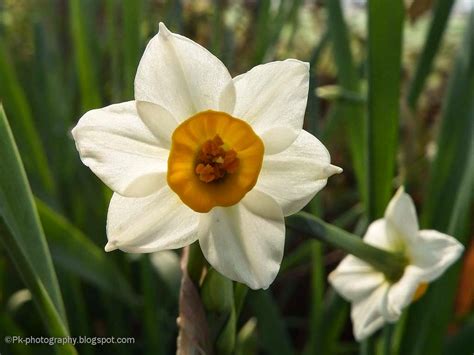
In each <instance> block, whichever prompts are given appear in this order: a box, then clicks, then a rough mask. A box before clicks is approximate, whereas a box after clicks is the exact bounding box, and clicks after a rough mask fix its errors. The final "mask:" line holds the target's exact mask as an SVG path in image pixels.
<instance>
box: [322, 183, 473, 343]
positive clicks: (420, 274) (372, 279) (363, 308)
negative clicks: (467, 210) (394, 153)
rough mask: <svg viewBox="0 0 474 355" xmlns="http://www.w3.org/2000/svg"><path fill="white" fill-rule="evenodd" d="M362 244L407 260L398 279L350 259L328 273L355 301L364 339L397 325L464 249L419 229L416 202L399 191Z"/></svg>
mask: <svg viewBox="0 0 474 355" xmlns="http://www.w3.org/2000/svg"><path fill="white" fill-rule="evenodd" d="M364 241H365V242H366V243H368V244H371V245H374V246H376V247H379V248H381V249H384V250H388V251H391V252H394V253H399V254H401V255H403V256H404V257H405V258H406V260H407V265H406V266H405V269H404V272H403V275H402V276H401V278H400V279H399V280H387V279H386V277H385V275H384V274H383V273H382V272H381V271H378V270H376V269H374V267H372V266H371V265H369V264H367V263H366V262H364V261H362V260H361V259H358V258H356V257H354V256H352V255H349V256H347V257H345V258H344V259H343V260H342V261H341V263H340V264H339V265H338V267H337V268H336V269H335V270H334V271H333V272H332V273H330V274H329V282H330V283H331V285H332V286H333V287H334V288H335V289H336V291H337V292H338V293H340V294H341V295H342V297H343V298H345V299H346V300H347V301H349V302H351V307H352V308H351V318H352V323H353V329H354V335H355V338H356V339H357V340H359V341H360V340H363V339H365V338H367V337H368V336H370V335H371V334H372V333H374V332H375V331H376V330H378V329H379V328H381V327H382V326H383V324H384V323H386V322H396V321H397V320H398V319H399V318H400V315H401V313H402V310H403V308H405V307H407V306H408V305H409V304H410V303H411V302H413V301H415V300H417V299H418V298H420V297H421V296H422V295H423V294H424V293H425V291H426V289H427V287H428V283H429V282H431V281H433V280H435V279H436V278H438V277H439V276H440V275H441V274H443V272H444V271H445V270H446V269H447V268H448V267H449V266H450V265H451V264H452V263H454V262H455V261H456V260H457V259H458V258H459V256H460V255H461V253H462V251H463V249H464V248H463V246H462V244H461V243H459V242H458V241H457V240H456V239H454V238H453V237H451V236H449V235H446V234H443V233H440V232H437V231H435V230H419V227H418V218H417V215H416V210H415V206H414V204H413V201H412V199H411V198H410V196H409V195H408V194H406V193H405V192H404V190H403V187H401V188H400V189H399V190H398V191H397V193H396V194H395V196H394V197H393V198H392V200H391V201H390V203H389V205H388V207H387V209H386V211H385V216H384V218H383V219H379V220H376V221H375V222H373V223H372V224H371V225H370V226H369V228H368V230H367V233H366V234H365V236H364Z"/></svg>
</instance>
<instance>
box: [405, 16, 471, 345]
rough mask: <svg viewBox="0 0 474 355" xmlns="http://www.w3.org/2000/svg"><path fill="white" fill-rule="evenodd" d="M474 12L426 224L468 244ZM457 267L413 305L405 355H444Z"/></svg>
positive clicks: (449, 102) (449, 95)
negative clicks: (444, 342) (445, 336)
mask: <svg viewBox="0 0 474 355" xmlns="http://www.w3.org/2000/svg"><path fill="white" fill-rule="evenodd" d="M473 97H474V11H473V12H471V16H470V20H469V24H468V26H467V27H466V32H465V35H464V39H463V42H462V45H461V46H460V49H459V53H458V56H457V59H456V63H455V66H454V69H453V72H452V75H451V78H450V81H449V84H448V90H447V92H446V97H445V100H444V107H443V111H442V117H441V127H440V131H439V136H438V141H437V146H438V152H437V154H436V157H435V160H434V162H433V165H432V168H431V175H430V180H429V182H428V186H427V190H426V195H425V196H426V198H425V205H424V209H423V213H422V218H421V224H422V226H423V227H425V228H432V229H436V230H439V231H441V232H445V233H447V234H450V235H453V236H455V237H456V238H458V239H459V240H460V241H461V242H462V243H464V244H466V243H467V241H468V237H469V231H468V228H466V226H467V225H468V223H469V220H470V218H472V217H471V216H472V214H471V212H472V202H473V197H474V140H473V136H474V101H473V100H472V98H473ZM459 267H460V263H459V262H458V263H457V264H455V265H454V266H452V267H451V268H450V269H449V270H448V271H447V272H446V273H445V274H444V275H443V276H442V277H441V278H440V279H439V280H437V281H436V282H434V283H433V284H431V285H430V287H429V288H428V291H427V293H426V295H425V296H423V298H422V299H420V301H418V302H417V303H415V304H414V305H412V306H411V307H410V309H409V312H408V318H407V326H406V328H405V330H404V333H403V337H402V341H401V345H400V346H401V350H400V351H401V353H403V354H439V353H440V352H441V351H442V342H443V339H444V335H445V333H446V329H447V326H448V323H449V322H450V320H451V319H452V307H453V302H454V297H455V293H456V289H457V287H456V285H457V281H458V279H459V270H460V268H459Z"/></svg>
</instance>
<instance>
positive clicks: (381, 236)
mask: <svg viewBox="0 0 474 355" xmlns="http://www.w3.org/2000/svg"><path fill="white" fill-rule="evenodd" d="M364 242H366V243H367V244H371V245H373V246H375V247H377V248H380V249H384V250H387V251H399V250H400V242H399V240H398V239H394V238H391V234H390V233H388V232H387V221H386V220H385V219H382V218H381V219H377V220H376V221H373V222H372V223H371V224H370V225H369V228H368V229H367V232H366V233H365V235H364Z"/></svg>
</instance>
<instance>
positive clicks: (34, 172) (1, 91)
mask: <svg viewBox="0 0 474 355" xmlns="http://www.w3.org/2000/svg"><path fill="white" fill-rule="evenodd" d="M4 43H5V42H4V41H3V40H2V39H1V38H0V83H1V84H0V102H2V101H4V102H5V103H6V106H5V110H6V111H7V112H8V114H9V115H10V120H11V125H12V130H13V131H14V132H15V135H16V136H17V140H18V147H19V149H20V152H21V153H22V156H24V157H25V160H24V164H25V168H26V171H27V172H28V174H29V175H30V176H31V178H33V179H36V180H37V181H38V182H39V183H40V184H41V185H40V186H41V187H42V189H43V190H42V191H44V192H46V193H47V194H49V195H54V194H55V184H54V180H53V176H52V174H51V172H50V170H49V168H48V161H47V158H46V153H45V151H44V147H43V145H42V144H41V139H40V137H39V135H38V133H37V130H36V128H35V123H34V120H33V114H32V111H31V107H30V105H29V103H28V100H27V98H26V94H25V91H24V90H23V88H22V87H21V86H20V83H19V80H18V77H17V75H16V70H15V68H14V66H13V65H12V62H11V60H10V58H9V55H8V53H7V49H6V48H5V44H4ZM2 153H3V152H2Z"/></svg>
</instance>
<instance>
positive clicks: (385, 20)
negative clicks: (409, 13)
mask: <svg viewBox="0 0 474 355" xmlns="http://www.w3.org/2000/svg"><path fill="white" fill-rule="evenodd" d="M368 5H369V6H368V31H369V43H368V63H367V67H368V97H367V143H368V145H367V162H366V163H367V174H366V177H367V184H368V186H367V191H368V204H367V215H368V217H369V220H374V219H376V218H379V217H381V216H382V215H383V211H384V210H385V207H386V206H387V203H388V201H389V199H390V197H391V194H392V179H393V176H394V172H395V159H396V149H397V139H398V121H399V114H400V108H399V97H400V79H401V69H400V68H401V51H402V36H403V19H404V13H405V8H404V5H403V2H402V1H400V0H394V1H389V2H381V1H377V0H371V1H369V3H368Z"/></svg>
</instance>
